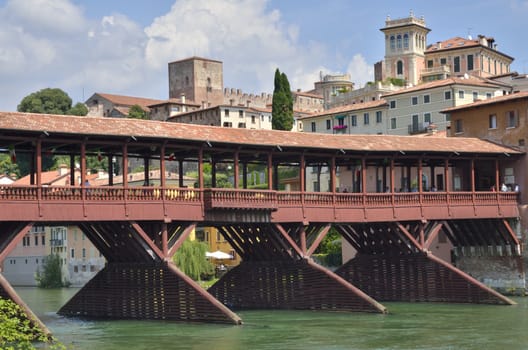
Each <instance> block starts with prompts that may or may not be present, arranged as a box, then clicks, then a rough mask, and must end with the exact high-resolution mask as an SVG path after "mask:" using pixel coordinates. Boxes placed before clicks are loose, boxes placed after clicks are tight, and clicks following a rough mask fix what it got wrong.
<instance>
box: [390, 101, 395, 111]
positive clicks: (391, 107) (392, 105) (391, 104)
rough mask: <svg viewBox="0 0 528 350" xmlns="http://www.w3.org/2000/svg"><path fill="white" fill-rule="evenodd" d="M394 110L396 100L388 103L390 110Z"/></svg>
mask: <svg viewBox="0 0 528 350" xmlns="http://www.w3.org/2000/svg"><path fill="white" fill-rule="evenodd" d="M394 108H396V100H393V101H390V109H394Z"/></svg>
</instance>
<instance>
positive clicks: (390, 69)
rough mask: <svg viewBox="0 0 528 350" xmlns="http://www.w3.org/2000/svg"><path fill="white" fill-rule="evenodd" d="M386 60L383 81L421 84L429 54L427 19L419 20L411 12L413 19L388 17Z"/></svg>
mask: <svg viewBox="0 0 528 350" xmlns="http://www.w3.org/2000/svg"><path fill="white" fill-rule="evenodd" d="M380 30H381V31H382V32H383V34H385V60H384V61H383V65H382V74H381V75H382V78H383V80H385V79H387V78H398V79H402V80H404V81H405V82H406V83H407V84H413V85H416V84H418V83H419V82H420V75H421V71H422V69H424V68H425V58H424V57H425V54H424V52H425V50H426V45H427V33H429V32H430V31H431V30H430V29H429V28H427V27H426V26H425V19H424V18H423V17H421V18H417V17H415V16H414V14H413V12H412V11H411V12H410V14H409V17H407V18H400V19H394V20H393V19H391V18H390V17H389V16H387V19H386V20H385V27H384V28H381V29H380Z"/></svg>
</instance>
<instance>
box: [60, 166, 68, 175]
mask: <svg viewBox="0 0 528 350" xmlns="http://www.w3.org/2000/svg"><path fill="white" fill-rule="evenodd" d="M68 172H69V169H68V166H67V165H66V164H59V176H63V175H66V174H68Z"/></svg>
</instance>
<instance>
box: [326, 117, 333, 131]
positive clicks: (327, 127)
mask: <svg viewBox="0 0 528 350" xmlns="http://www.w3.org/2000/svg"><path fill="white" fill-rule="evenodd" d="M330 129H332V121H331V120H330V119H327V120H326V130H330Z"/></svg>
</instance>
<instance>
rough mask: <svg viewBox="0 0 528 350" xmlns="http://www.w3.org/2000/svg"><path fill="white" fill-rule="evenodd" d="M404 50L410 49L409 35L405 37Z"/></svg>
mask: <svg viewBox="0 0 528 350" xmlns="http://www.w3.org/2000/svg"><path fill="white" fill-rule="evenodd" d="M403 48H404V49H405V50H408V49H409V35H407V34H404V35H403Z"/></svg>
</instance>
